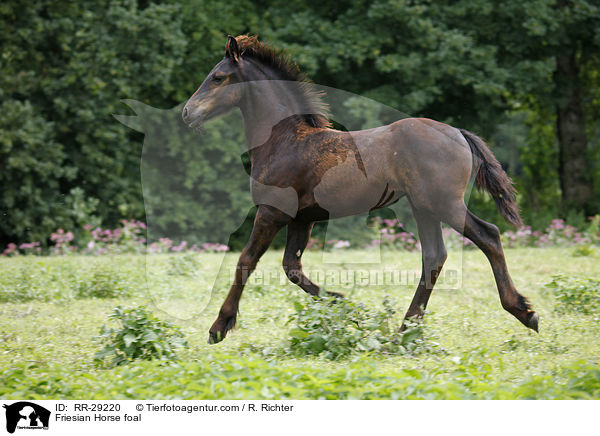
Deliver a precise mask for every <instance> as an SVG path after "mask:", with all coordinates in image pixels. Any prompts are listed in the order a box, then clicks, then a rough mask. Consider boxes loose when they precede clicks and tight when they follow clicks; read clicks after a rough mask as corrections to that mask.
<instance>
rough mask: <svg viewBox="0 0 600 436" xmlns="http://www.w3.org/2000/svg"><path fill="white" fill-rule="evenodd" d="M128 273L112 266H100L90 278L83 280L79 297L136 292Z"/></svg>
mask: <svg viewBox="0 0 600 436" xmlns="http://www.w3.org/2000/svg"><path fill="white" fill-rule="evenodd" d="M133 287H134V285H133V284H132V283H131V281H130V279H129V278H128V276H127V274H126V273H125V272H124V271H122V270H119V269H117V268H114V267H112V266H99V267H98V268H97V269H95V270H94V272H93V274H92V276H91V277H90V278H89V279H88V280H84V281H81V282H80V283H79V286H78V289H77V294H76V295H77V297H79V298H117V297H127V296H129V295H131V294H132V293H133V292H134V289H133Z"/></svg>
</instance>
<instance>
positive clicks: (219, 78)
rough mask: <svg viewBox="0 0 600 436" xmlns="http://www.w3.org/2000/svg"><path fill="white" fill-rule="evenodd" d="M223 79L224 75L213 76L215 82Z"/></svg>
mask: <svg viewBox="0 0 600 436" xmlns="http://www.w3.org/2000/svg"><path fill="white" fill-rule="evenodd" d="M223 80H225V76H213V82H215V83H221V82H222V81H223Z"/></svg>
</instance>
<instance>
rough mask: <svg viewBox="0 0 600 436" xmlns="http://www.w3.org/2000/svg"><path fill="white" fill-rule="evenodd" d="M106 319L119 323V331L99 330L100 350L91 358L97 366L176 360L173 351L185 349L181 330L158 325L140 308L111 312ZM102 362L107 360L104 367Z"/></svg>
mask: <svg viewBox="0 0 600 436" xmlns="http://www.w3.org/2000/svg"><path fill="white" fill-rule="evenodd" d="M108 319H109V320H112V321H117V322H119V323H120V328H119V329H114V328H107V327H106V326H102V329H101V330H100V336H98V337H97V338H95V339H97V340H99V341H100V343H101V344H102V345H104V348H103V349H102V350H100V351H99V352H97V353H96V354H95V355H94V362H95V363H96V364H98V365H100V366H104V365H106V364H108V365H109V366H120V365H125V364H127V363H129V362H131V361H133V360H138V359H139V360H153V359H160V360H177V355H176V349H177V348H182V347H187V341H186V340H185V339H184V335H183V333H182V332H181V330H180V329H179V328H177V327H175V326H174V325H173V324H171V323H169V322H165V321H161V320H160V319H158V318H157V317H156V316H154V315H153V314H152V313H151V312H149V311H148V310H147V309H146V308H145V307H144V306H140V307H136V308H131V309H124V308H123V307H121V306H117V307H115V308H114V310H113V311H112V313H111V314H110V315H108ZM106 359H110V361H109V362H108V363H107V362H106Z"/></svg>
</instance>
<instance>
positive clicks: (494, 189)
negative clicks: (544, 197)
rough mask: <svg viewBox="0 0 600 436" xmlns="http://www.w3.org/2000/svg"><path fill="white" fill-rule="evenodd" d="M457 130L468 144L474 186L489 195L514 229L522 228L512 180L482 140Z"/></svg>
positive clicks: (464, 131) (469, 133)
mask: <svg viewBox="0 0 600 436" xmlns="http://www.w3.org/2000/svg"><path fill="white" fill-rule="evenodd" d="M459 130H460V133H462V134H463V136H464V137H465V139H466V140H467V142H468V143H469V147H470V148H471V153H473V157H474V159H473V160H474V162H473V163H474V166H473V169H474V170H475V171H477V174H475V184H476V185H477V187H478V188H479V189H482V190H484V191H487V192H489V193H490V195H491V196H492V198H493V199H494V201H495V202H496V206H498V210H499V211H500V214H502V216H503V217H504V219H505V220H506V221H508V222H509V223H511V224H512V225H514V226H516V227H520V226H522V225H523V221H521V216H520V215H519V208H518V207H517V202H516V201H515V194H516V191H515V188H514V186H513V183H512V180H511V179H510V177H508V175H507V174H506V172H505V171H504V170H503V169H502V166H501V165H500V162H498V159H496V157H495V156H494V155H493V154H492V152H491V151H490V149H489V148H488V147H487V145H485V142H483V139H481V138H480V137H478V136H477V135H475V134H473V133H471V132H469V131H467V130H463V129H459ZM475 158H476V159H475ZM477 165H479V167H477Z"/></svg>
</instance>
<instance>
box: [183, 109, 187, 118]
mask: <svg viewBox="0 0 600 436" xmlns="http://www.w3.org/2000/svg"><path fill="white" fill-rule="evenodd" d="M187 116H188V108H186V107H185V108H183V118H187Z"/></svg>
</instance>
